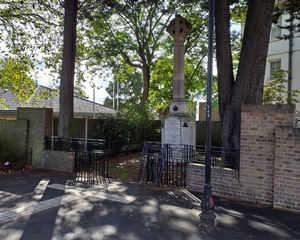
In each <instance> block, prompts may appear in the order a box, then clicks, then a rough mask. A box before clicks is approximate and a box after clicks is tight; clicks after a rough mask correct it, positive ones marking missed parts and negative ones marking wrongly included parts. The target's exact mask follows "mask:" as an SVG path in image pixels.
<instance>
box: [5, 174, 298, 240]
mask: <svg viewBox="0 0 300 240" xmlns="http://www.w3.org/2000/svg"><path fill="white" fill-rule="evenodd" d="M102 184H103V182H101V181H99V182H98V184H97V182H94V181H91V179H88V180H87V179H80V178H78V177H77V176H76V175H74V174H66V173H61V172H55V171H46V170H32V171H25V172H21V173H14V174H10V175H3V176H0V199H1V201H0V239H1V240H2V239H3V240H19V239H22V240H25V239H26V240H27V239H28V240H39V239H41V240H48V239H49V240H50V239H51V240H60V239H72V240H73V239H74V240H75V239H76V240H78V239H86V240H89V239H128V240H135V239H149V240H150V239H151V240H152V239H155V240H159V239H166V240H169V239H170V240H171V239H172V240H176V239H178V240H181V239H182V240H185V239H187V240H194V239H195V240H196V239H222V240H223V239H230V240H232V239H272V240H273V239H276V240H277V239H300V214H294V213H290V212H287V211H282V210H275V209H272V208H270V207H267V206H262V205H257V204H249V203H245V202H236V201H233V200H226V199H222V198H217V197H214V200H215V203H216V211H215V213H216V216H217V217H216V220H215V228H214V229H213V230H203V229H201V228H199V224H200V218H199V213H200V212H201V209H200V202H201V201H200V199H201V196H200V195H199V194H196V193H194V194H192V193H190V192H188V191H187V190H185V189H178V188H176V189H172V188H156V187H149V186H145V185H140V184H136V183H127V182H119V181H112V182H111V183H109V184H108V191H105V186H103V185H102Z"/></svg>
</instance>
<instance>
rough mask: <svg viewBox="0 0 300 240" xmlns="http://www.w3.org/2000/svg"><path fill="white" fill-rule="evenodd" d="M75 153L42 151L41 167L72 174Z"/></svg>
mask: <svg viewBox="0 0 300 240" xmlns="http://www.w3.org/2000/svg"><path fill="white" fill-rule="evenodd" d="M74 159H75V153H74V152H65V151H51V150H44V151H43V154H42V163H41V167H42V168H46V169H54V170H60V171H65V172H74V163H75V160H74Z"/></svg>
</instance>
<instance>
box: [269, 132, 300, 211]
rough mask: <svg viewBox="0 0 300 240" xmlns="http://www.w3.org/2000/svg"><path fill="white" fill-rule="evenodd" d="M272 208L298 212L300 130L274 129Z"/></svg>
mask: <svg viewBox="0 0 300 240" xmlns="http://www.w3.org/2000/svg"><path fill="white" fill-rule="evenodd" d="M275 139H276V147H275V159H276V161H275V166H274V206H276V207H283V208H286V209H290V210H294V211H298V212H300V128H293V127H276V131H275Z"/></svg>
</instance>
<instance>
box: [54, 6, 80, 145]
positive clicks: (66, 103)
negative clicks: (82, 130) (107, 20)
mask: <svg viewBox="0 0 300 240" xmlns="http://www.w3.org/2000/svg"><path fill="white" fill-rule="evenodd" d="M64 7H65V16H64V44H63V58H62V71H61V79H60V94H59V126H58V137H60V138H62V140H63V143H64V144H63V149H65V150H69V149H70V148H69V147H70V131H71V120H72V118H73V112H74V110H73V101H74V99H73V98H74V97H73V95H74V69H75V55H76V24H77V12H78V0H65V5H64Z"/></svg>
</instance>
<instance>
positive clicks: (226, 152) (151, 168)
mask: <svg viewBox="0 0 300 240" xmlns="http://www.w3.org/2000/svg"><path fill="white" fill-rule="evenodd" d="M192 162H193V163H199V164H205V146H193V145H180V144H162V143H160V142H145V143H144V148H143V152H142V157H141V160H140V169H139V175H138V182H145V183H151V184H156V185H157V186H160V185H161V184H162V185H166V186H178V187H186V166H187V164H189V163H192ZM211 167H219V168H228V169H233V170H236V171H239V150H238V149H225V148H220V147H211Z"/></svg>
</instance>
